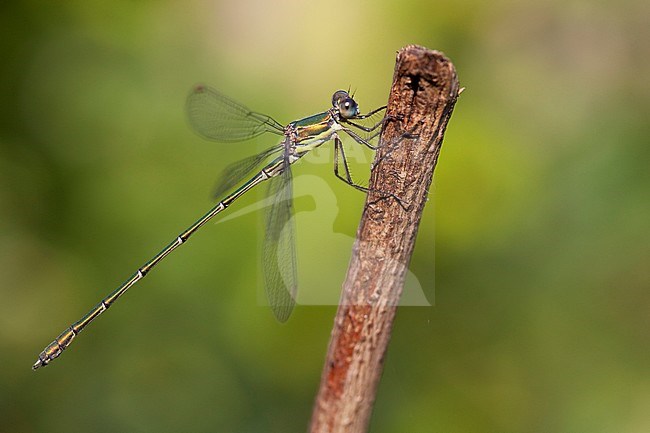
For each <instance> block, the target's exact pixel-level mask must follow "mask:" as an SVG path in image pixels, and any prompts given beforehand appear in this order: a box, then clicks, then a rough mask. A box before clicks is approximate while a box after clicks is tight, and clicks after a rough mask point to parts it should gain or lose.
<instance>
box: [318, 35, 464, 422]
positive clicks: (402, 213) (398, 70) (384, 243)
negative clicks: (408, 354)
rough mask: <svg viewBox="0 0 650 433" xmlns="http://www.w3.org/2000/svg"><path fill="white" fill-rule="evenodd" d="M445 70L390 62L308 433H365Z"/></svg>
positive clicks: (417, 52)
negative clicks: (382, 117)
mask: <svg viewBox="0 0 650 433" xmlns="http://www.w3.org/2000/svg"><path fill="white" fill-rule="evenodd" d="M458 94H459V87H458V79H457V77H456V71H455V69H454V66H453V64H452V63H451V62H450V61H449V60H448V59H447V58H446V57H445V56H444V54H442V53H440V52H438V51H431V50H428V49H425V48H423V47H419V46H415V45H409V46H407V47H404V48H402V49H401V50H400V51H399V52H398V53H397V63H396V65H395V73H394V76H393V86H392V88H391V92H390V98H389V101H388V108H387V111H386V115H387V117H388V121H387V122H386V123H385V125H384V130H383V132H382V135H381V138H380V142H379V149H378V151H377V155H376V157H375V161H374V163H373V169H372V173H371V176H370V191H371V192H370V193H369V194H368V198H367V201H366V205H365V208H364V211H363V216H362V219H361V223H360V225H359V229H358V231H357V239H356V241H355V244H354V247H353V250H352V258H351V261H350V265H349V268H348V273H347V276H346V280H345V283H344V284H343V293H342V295H341V302H340V305H339V308H338V311H337V313H336V318H335V321H334V328H333V330H332V336H331V340H330V345H329V349H328V353H327V358H326V362H325V367H324V369H323V373H322V377H321V384H320V389H319V391H318V395H317V398H316V402H315V405H314V411H313V415H312V420H311V425H310V432H311V433H325V432H327V433H340V432H346V433H363V432H366V431H367V429H368V425H369V421H370V415H371V413H372V407H373V404H374V401H375V395H376V391H377V385H378V383H379V379H380V377H381V373H382V368H383V360H384V356H385V354H386V349H387V347H388V342H389V340H390V335H391V330H392V326H393V320H394V318H395V312H396V306H397V304H398V303H399V299H400V296H401V294H402V287H403V284H404V278H405V273H406V270H407V268H408V265H409V262H410V259H411V254H412V253H413V248H414V245H415V236H416V234H417V230H418V226H419V224H420V219H421V216H422V211H423V209H424V204H425V202H426V201H427V197H428V190H429V186H430V185H431V180H432V178H433V170H434V168H435V166H436V162H437V161H438V155H439V153H440V146H441V145H442V139H443V135H444V132H445V128H446V127H447V122H448V121H449V118H450V116H451V113H452V110H453V107H454V104H455V102H456V99H457V98H458Z"/></svg>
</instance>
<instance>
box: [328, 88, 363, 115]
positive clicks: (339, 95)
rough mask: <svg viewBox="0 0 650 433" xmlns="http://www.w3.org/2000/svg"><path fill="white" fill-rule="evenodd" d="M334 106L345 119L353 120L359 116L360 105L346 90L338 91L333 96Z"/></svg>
mask: <svg viewBox="0 0 650 433" xmlns="http://www.w3.org/2000/svg"><path fill="white" fill-rule="evenodd" d="M332 105H333V106H334V108H337V109H338V110H339V113H340V114H341V116H342V117H343V118H344V119H352V118H354V117H356V116H358V115H359V105H358V104H357V103H356V101H355V100H354V99H352V98H351V97H350V94H349V93H348V92H346V91H345V90H337V91H336V92H334V95H332Z"/></svg>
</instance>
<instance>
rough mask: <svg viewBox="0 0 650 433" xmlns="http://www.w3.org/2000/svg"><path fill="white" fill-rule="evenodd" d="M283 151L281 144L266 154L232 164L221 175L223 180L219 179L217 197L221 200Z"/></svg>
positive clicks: (216, 189)
mask: <svg viewBox="0 0 650 433" xmlns="http://www.w3.org/2000/svg"><path fill="white" fill-rule="evenodd" d="M282 149H283V146H282V145H281V144H280V145H278V146H274V147H271V148H269V149H266V150H265V151H264V152H261V153H258V154H257V155H253V156H249V157H248V158H244V159H242V160H241V161H237V162H234V163H232V164H230V165H229V166H228V167H226V168H225V169H224V170H223V172H222V173H221V178H220V179H219V182H218V183H217V187H216V188H215V191H214V195H215V197H217V198H220V197H221V195H222V194H223V193H225V192H226V191H228V190H230V189H231V188H232V187H234V186H235V185H237V184H239V183H241V182H242V181H243V180H244V179H247V178H248V175H249V174H250V172H251V171H253V170H254V169H255V168H256V167H257V166H259V165H260V164H261V163H262V161H264V160H265V159H266V158H268V157H269V156H271V155H273V154H274V153H277V152H280V151H282Z"/></svg>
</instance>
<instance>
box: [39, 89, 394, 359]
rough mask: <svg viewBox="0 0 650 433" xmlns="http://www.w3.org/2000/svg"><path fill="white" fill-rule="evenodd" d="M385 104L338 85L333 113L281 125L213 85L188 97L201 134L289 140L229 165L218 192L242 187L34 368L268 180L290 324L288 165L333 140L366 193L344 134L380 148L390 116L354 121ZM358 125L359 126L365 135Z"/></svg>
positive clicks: (277, 269) (281, 298)
mask: <svg viewBox="0 0 650 433" xmlns="http://www.w3.org/2000/svg"><path fill="white" fill-rule="evenodd" d="M385 108H386V107H385V106H383V107H379V108H377V109H376V110H373V111H371V112H369V113H367V114H360V111H359V106H358V104H357V103H356V101H355V100H354V99H353V95H352V96H351V95H350V94H349V93H348V92H346V91H344V90H339V91H337V92H335V93H334V95H333V96H332V107H331V108H330V109H329V110H327V111H324V112H322V113H318V114H314V115H313V116H309V117H305V118H303V119H300V120H296V121H294V122H291V123H289V124H288V125H287V126H282V125H281V124H280V123H278V122H277V121H275V120H274V119H273V118H271V117H270V116H267V115H264V114H260V113H255V112H253V111H250V110H249V109H248V108H246V107H245V106H243V105H241V104H239V103H238V102H235V101H233V100H232V99H230V98H228V97H226V96H224V95H222V94H221V93H219V92H218V91H216V90H214V89H212V88H210V87H208V86H205V85H197V86H195V87H194V89H193V90H192V92H191V93H190V95H189V96H188V99H187V112H188V116H189V121H190V124H191V125H192V127H193V128H194V130H195V131H196V132H197V133H198V134H199V135H201V136H202V137H204V138H207V139H210V140H215V141H220V142H239V141H243V140H248V139H251V138H253V137H257V136H258V135H261V134H263V133H265V132H270V133H272V134H277V135H281V136H283V139H282V141H281V142H280V143H279V144H277V145H275V146H273V147H271V148H269V149H267V150H265V151H263V152H261V153H259V154H258V155H254V156H251V157H249V158H246V159H244V160H242V161H239V162H236V163H234V164H232V165H230V166H228V167H227V168H226V170H225V171H224V174H223V177H222V180H221V183H220V186H219V187H218V190H217V194H219V195H221V194H223V193H225V192H226V191H228V190H231V189H233V188H235V186H237V185H239V184H241V185H240V186H239V187H238V188H236V189H235V190H234V191H233V192H231V193H230V194H229V195H227V196H226V197H225V198H223V199H222V200H221V201H220V202H219V203H217V204H216V205H215V206H214V207H213V208H212V209H210V211H209V212H208V213H206V214H205V215H203V216H202V217H201V218H199V219H198V220H197V221H196V222H195V223H194V224H192V225H191V226H190V227H188V228H187V229H186V230H185V231H183V232H182V233H180V234H179V235H178V236H177V237H176V238H175V239H174V240H173V241H172V242H171V243H170V244H169V245H167V246H166V247H165V248H163V249H162V251H160V252H159V253H158V254H156V255H155V256H154V257H153V258H152V259H151V260H149V261H148V262H147V263H145V264H144V265H143V266H142V267H140V268H139V269H138V270H137V271H135V273H134V274H133V275H131V276H130V277H129V278H128V279H127V280H126V281H125V282H124V283H122V285H121V286H119V287H118V288H117V289H115V291H113V292H112V293H111V294H109V295H108V296H106V297H105V298H104V299H102V301H101V302H100V303H99V304H97V305H96V306H95V307H94V308H93V309H91V310H90V311H89V312H88V313H87V314H86V315H85V316H84V317H82V318H81V319H80V320H79V321H77V322H75V323H73V324H72V325H70V327H68V328H67V329H66V330H65V331H63V332H62V333H61V335H59V336H58V337H57V338H56V339H55V340H54V341H53V342H52V343H50V344H49V345H48V346H47V347H46V348H45V349H44V350H43V351H42V352H41V353H40V355H38V359H37V360H36V363H35V364H34V365H33V367H32V368H33V369H34V370H36V369H37V368H39V367H43V366H46V365H48V364H49V363H50V362H52V360H54V359H56V358H57V357H59V355H61V353H62V352H63V351H64V350H65V349H66V348H67V347H68V346H70V344H71V343H72V340H74V338H75V337H76V336H77V334H79V333H80V332H81V331H82V330H83V329H84V328H85V327H86V326H88V325H89V324H90V322H92V321H93V320H95V319H96V318H97V317H98V316H99V315H101V314H102V313H103V312H104V311H106V310H107V309H108V308H109V307H110V306H111V305H113V303H115V301H117V300H118V299H119V298H120V296H122V295H123V294H124V293H126V291H127V290H129V288H131V286H133V285H134V284H135V283H137V282H138V281H140V280H141V279H142V278H144V277H145V275H147V274H148V273H149V271H151V269H153V268H154V266H156V265H157V264H158V263H160V262H161V261H162V259H164V258H165V257H166V256H167V255H168V254H169V253H171V252H172V251H174V250H175V249H176V248H178V247H179V246H180V245H182V244H183V243H185V242H186V241H187V239H189V237H190V236H192V234H194V232H196V231H197V230H198V229H199V228H200V227H202V226H203V225H204V224H205V223H207V222H208V221H210V219H212V218H213V217H214V216H215V215H217V214H218V213H220V212H221V211H223V210H224V209H226V208H227V207H228V206H230V204H232V203H233V202H234V201H235V200H237V199H238V198H239V197H241V196H242V195H244V194H245V193H246V192H248V191H249V190H250V189H251V188H253V187H254V186H255V185H257V184H259V183H261V182H263V181H265V180H269V189H268V194H269V196H270V197H272V204H271V206H269V207H268V209H267V211H266V212H267V214H266V234H265V238H264V244H263V260H262V268H263V275H264V285H265V289H266V294H267V297H268V300H269V304H270V305H271V308H272V310H273V313H274V314H275V317H276V318H277V319H278V320H279V321H281V322H284V321H286V320H287V319H288V318H289V316H290V315H291V311H292V310H293V307H294V304H295V298H296V290H297V282H296V280H297V278H296V256H295V250H294V239H293V238H294V228H293V220H292V218H291V214H292V210H293V205H292V185H291V182H292V181H291V170H290V167H289V166H290V165H291V164H293V163H294V162H296V161H298V160H299V159H300V158H302V157H303V156H304V155H305V154H307V152H309V151H310V150H313V149H315V148H317V147H319V146H320V145H322V144H323V143H325V142H327V141H330V140H334V173H335V175H336V177H338V178H339V179H341V180H343V181H344V182H345V183H347V184H349V185H351V186H354V187H355V188H357V189H360V190H362V191H367V189H366V188H364V187H363V186H360V185H358V184H356V183H355V182H354V181H353V180H352V177H351V175H350V170H349V167H348V163H347V160H346V158H345V151H344V150H343V145H342V142H341V139H340V137H339V135H338V134H339V133H340V132H342V133H345V134H347V135H349V136H350V137H352V138H353V139H354V140H355V141H356V142H357V143H360V144H363V145H365V146H367V147H369V148H371V149H375V147H374V146H373V145H372V144H370V142H369V140H371V139H372V138H373V137H374V136H376V135H378V134H379V132H380V131H381V129H378V128H379V127H380V126H381V125H382V124H383V120H381V121H379V122H377V123H375V124H374V125H371V126H364V125H362V124H359V123H355V122H354V121H355V120H360V119H365V118H369V117H370V116H372V115H373V114H375V113H378V112H380V111H382V110H384V109H385ZM351 128H355V129H356V130H357V131H358V132H355V130H353V129H351ZM360 131H364V133H365V137H363V136H362V135H364V133H361V132H360ZM339 157H340V158H341V162H342V163H343V170H344V173H343V175H341V174H340V173H339ZM264 161H269V162H268V163H267V164H266V165H264V167H263V168H262V169H261V170H260V171H259V172H258V173H257V174H255V175H253V176H252V177H250V178H249V179H248V180H246V181H244V180H245V179H246V177H247V176H249V175H250V173H251V172H252V171H253V170H254V169H255V168H256V167H258V166H261V165H262V163H263V162H264ZM242 182H243V183H242Z"/></svg>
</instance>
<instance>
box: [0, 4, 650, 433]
mask: <svg viewBox="0 0 650 433" xmlns="http://www.w3.org/2000/svg"><path fill="white" fill-rule="evenodd" d="M276 3H278V4H271V3H266V2H260V1H246V0H241V1H237V2H235V1H231V2H207V1H204V2H170V1H168V2H164V1H160V2H153V1H149V2H131V1H116V2H93V1H72V2H63V3H60V2H59V3H49V2H38V1H22V2H7V3H3V5H2V6H0V11H1V13H0V47H1V49H2V66H0V74H1V75H0V98H1V101H2V103H1V104H0V122H1V125H0V210H1V212H2V214H1V215H2V217H1V218H0V275H1V281H2V283H1V285H0V325H1V326H0V362H1V366H2V369H1V372H0V430H1V431H7V432H62V431H66V432H67V431H94V432H103V431H106V432H114V431H158V432H177V431H191V432H208V431H209V432H298V431H305V429H306V426H307V424H308V420H309V416H310V411H311V405H312V403H313V398H314V395H315V392H316V389H317V386H318V381H319V378H320V371H321V368H322V361H323V357H324V354H325V350H326V346H327V342H328V338H329V333H330V328H331V324H332V318H333V315H334V311H335V310H334V307H332V306H321V307H317V306H300V307H298V308H297V310H296V312H295V313H294V316H293V317H292V318H291V320H290V321H289V322H288V323H287V324H285V325H280V324H278V323H275V321H274V319H273V317H272V315H271V313H270V311H269V310H268V308H266V307H263V306H262V307H260V302H258V299H260V297H261V296H262V294H261V293H260V290H261V289H260V287H261V285H260V281H259V280H260V277H259V265H258V261H259V254H260V253H259V241H260V237H261V236H262V230H261V227H260V224H259V220H260V217H259V214H258V213H256V212H254V213H247V214H245V215H243V216H241V217H238V218H233V219H230V220H228V221H224V222H221V223H219V224H216V225H213V224H210V225H208V226H207V227H206V228H204V229H202V231H201V232H200V233H199V234H197V235H196V237H194V238H193V239H192V241H191V242H190V243H189V245H188V246H186V247H184V248H182V249H180V250H179V251H178V252H176V253H174V254H173V255H172V256H170V257H169V258H168V259H167V260H166V261H165V262H164V264H162V265H161V266H159V267H158V268H157V269H156V271H155V272H152V274H151V275H150V276H149V277H148V278H147V279H146V280H145V281H143V282H142V283H141V284H139V285H137V286H136V287H135V288H134V289H133V290H132V291H131V292H130V293H129V294H128V295H127V296H126V297H125V299H124V300H123V301H121V302H120V303H119V307H116V308H114V309H112V311H111V312H110V313H109V314H106V315H105V316H103V317H102V318H101V319H100V320H98V322H97V323H95V324H94V325H93V326H91V327H90V328H89V329H87V330H86V331H85V332H84V335H83V336H82V337H80V339H79V341H78V342H77V343H75V344H74V345H73V347H72V349H71V350H70V351H69V352H66V353H65V354H64V355H63V356H62V358H61V360H59V361H57V362H56V363H54V364H53V365H52V366H50V367H48V368H47V369H45V370H41V371H38V372H36V373H33V372H32V371H31V370H30V366H31V364H32V363H33V362H34V360H35V358H36V355H37V354H38V352H39V351H40V350H41V349H42V347H43V346H45V344H47V343H48V342H50V341H51V339H52V338H54V337H55V336H56V335H58V332H60V331H61V330H63V329H64V327H65V326H67V325H68V324H69V323H71V322H72V321H74V320H76V319H77V318H78V317H80V316H81V315H82V314H83V313H85V312H86V311H87V310H88V309H89V308H90V307H91V306H92V305H94V304H95V303H96V302H97V301H98V300H99V299H101V297H103V296H104V295H105V294H107V293H108V292H109V291H111V290H113V288H115V287H116V286H117V285H118V284H119V283H120V282H121V281H122V280H123V279H125V278H126V277H127V276H128V275H130V274H131V273H132V272H133V270H135V269H136V268H137V267H138V266H139V265H141V264H142V263H144V262H145V261H146V260H148V259H149V258H150V257H151V255H153V254H154V253H155V252H157V251H158V249H159V248H162V247H163V246H164V245H165V244H166V242H168V241H170V240H171V239H173V237H175V236H176V234H177V233H178V232H180V231H181V230H182V229H184V228H185V227H186V226H187V225H189V224H190V223H191V222H192V221H194V219H196V218H197V217H198V216H200V215H201V214H202V213H203V212H204V211H205V210H207V209H208V208H209V207H210V206H211V205H212V202H211V201H210V191H211V189H212V188H213V187H214V182H215V181H216V179H217V178H218V175H219V172H220V170H221V169H223V168H224V167H225V166H226V165H227V164H228V163H230V162H232V161H235V160H237V159H238V158H241V157H243V156H245V155H248V154H251V153H252V152H253V151H255V149H256V148H261V147H262V146H266V145H269V144H271V141H272V140H271V141H269V137H266V138H259V139H257V140H255V142H253V143H250V144H243V145H241V146H240V145H229V146H227V145H219V144H214V143H210V142H205V141H202V140H201V139H200V138H198V137H196V136H195V135H193V134H192V133H191V132H190V130H189V128H188V127H187V125H186V122H185V115H184V112H183V106H184V98H185V95H186V94H187V92H188V91H189V89H190V87H191V86H192V84H193V83H195V82H207V83H209V84H211V85H213V86H215V87H217V88H219V89H221V90H222V91H224V92H225V93H227V94H229V95H232V96H233V97H235V98H236V99H238V100H240V101H242V102H244V103H245V104H247V105H248V106H250V107H251V108H253V109H255V110H257V111H262V112H268V113H269V114H271V115H273V116H274V117H275V118H276V119H278V120H279V121H280V122H282V123H285V122H288V121H290V120H293V119H296V118H299V117H302V116H305V115H308V114H312V113H315V112H318V111H321V110H323V109H325V108H327V107H328V105H329V98H330V96H331V94H332V92H333V91H334V90H336V89H339V88H348V86H351V87H352V88H356V89H357V93H356V95H357V99H358V100H359V101H360V104H361V106H362V109H363V110H368V109H371V108H373V107H375V106H378V105H381V104H382V103H384V102H385V100H386V97H387V95H388V90H389V87H390V83H391V77H392V68H393V64H394V55H395V51H396V50H398V49H399V48H400V47H402V46H404V45H406V44H410V43H417V44H421V45H424V46H427V47H429V48H435V49H439V50H442V51H444V52H445V53H446V54H447V55H448V56H449V57H450V58H451V59H452V60H453V61H454V63H455V65H456V67H457V70H458V73H459V77H460V80H461V84H462V85H463V86H465V87H466V88H467V90H466V91H465V93H463V94H462V96H461V98H460V100H459V101H458V104H457V106H456V111H455V113H454V115H453V117H452V119H451V123H450V125H449V128H448V131H447V136H446V139H445V145H444V147H443V150H442V154H441V158H440V161H439V165H438V168H437V171H436V176H435V185H434V188H433V190H432V200H431V203H430V206H429V207H428V208H427V210H426V213H425V219H424V221H423V224H422V225H421V229H420V233H419V237H418V244H417V250H416V254H415V256H414V257H413V261H412V263H411V271H412V272H413V274H414V275H415V277H417V281H419V283H420V284H421V285H422V288H423V290H424V292H425V293H426V294H427V296H428V298H429V301H430V302H432V303H433V301H434V300H435V306H433V307H404V308H402V309H400V311H399V313H398V316H397V321H396V324H395V330H394V334H393V337H392V342H391V347H390V350H389V353H388V357H387V361H386V365H385V371H384V375H383V380H382V383H381V386H380V389H379V394H378V400H377V407H376V409H375V412H374V415H373V421H372V426H371V431H373V432H409V433H414V432H445V433H451V432H468V431H475V432H519V433H521V432H542V431H557V432H590V433H593V432H615V433H620V432H647V431H650V416H649V415H648V414H649V413H650V370H649V369H648V365H650V350H649V344H648V343H649V341H650V319H649V318H650V314H648V311H649V308H650V291H649V290H648V289H649V287H650V284H649V283H650V266H649V263H650V230H649V225H648V221H650V200H649V197H650V194H649V193H650V174H649V173H650V171H649V170H648V161H649V160H650V158H649V157H650V150H649V149H650V147H649V146H648V144H649V142H650V140H649V138H650V130H649V127H648V125H649V123H648V112H649V108H650V107H649V104H648V102H649V101H650V84H649V81H648V76H649V74H650V43H649V41H650V34H649V33H650V30H649V29H650V26H648V18H649V16H650V9H649V8H648V4H647V2H644V1H641V0H628V1H624V2H622V3H621V2H614V1H611V0H610V1H606V0H605V1H592V2H588V1H577V0H569V1H561V2H560V1H548V2H537V1H524V2H512V1H503V0H502V1H493V2H479V1H475V0H474V1H473V0H465V1H454V2H451V1H450V2H435V3H431V2H426V1H413V2H390V1H382V0H379V1H374V2H368V1H357V2H338V1H334V2H327V3H317V2H299V1H287V2H276ZM328 151H329V152H331V149H330V150H328ZM356 155H357V164H355V173H357V174H358V176H360V177H361V178H363V177H364V176H367V166H368V163H369V160H370V156H368V155H366V157H365V158H364V156H363V155H364V154H361V153H359V154H356ZM364 170H365V171H364ZM295 178H296V190H297V191H298V192H300V194H301V195H300V197H298V199H297V201H296V206H297V211H298V212H299V215H298V233H297V237H298V249H299V254H300V257H299V266H300V278H301V282H302V283H301V291H306V292H307V293H308V292H309V291H310V290H311V291H312V293H318V292H319V291H320V290H334V292H333V293H334V295H335V296H336V291H337V290H338V288H339V287H340V284H341V282H342V280H343V277H344V275H345V270H346V265H347V261H348V258H349V251H350V246H351V244H352V236H353V235H354V232H355V229H356V224H357V223H358V219H359V215H360V211H361V207H362V204H363V197H362V195H360V194H359V193H358V192H357V191H354V190H352V189H351V188H346V187H345V185H343V184H342V183H341V182H338V181H337V180H335V179H334V176H333V175H332V173H331V153H327V152H325V153H323V154H321V157H320V158H316V159H314V160H312V161H306V162H305V163H304V164H302V163H301V164H299V165H298V166H296V171H295ZM301 180H304V182H300V181H301ZM262 190H263V188H261V189H260V191H261V192H258V197H248V198H244V199H243V200H242V203H241V204H238V205H237V206H238V208H245V207H246V206H248V205H251V204H254V203H255V201H256V199H257V198H259V197H261V195H260V194H262V193H263V191H262ZM310 191H311V193H310ZM320 191H323V193H322V194H321V193H320ZM252 195H253V196H254V195H255V194H252ZM434 201H435V209H434V206H433V204H434V203H433V202H434ZM233 208H234V206H233ZM434 245H435V266H434ZM434 271H435V275H434ZM434 282H435V296H434Z"/></svg>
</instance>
